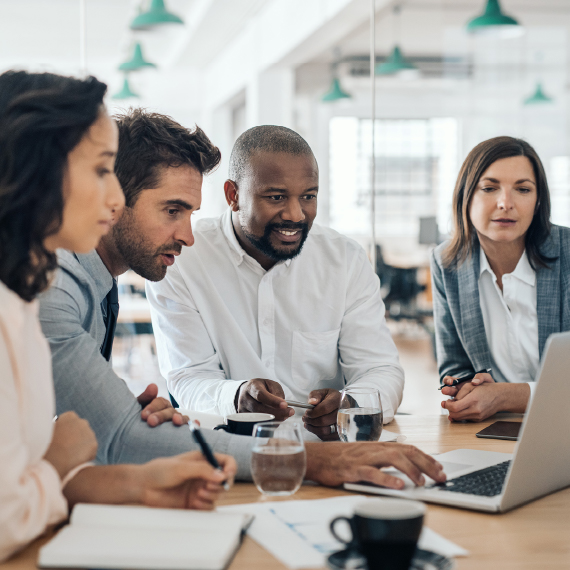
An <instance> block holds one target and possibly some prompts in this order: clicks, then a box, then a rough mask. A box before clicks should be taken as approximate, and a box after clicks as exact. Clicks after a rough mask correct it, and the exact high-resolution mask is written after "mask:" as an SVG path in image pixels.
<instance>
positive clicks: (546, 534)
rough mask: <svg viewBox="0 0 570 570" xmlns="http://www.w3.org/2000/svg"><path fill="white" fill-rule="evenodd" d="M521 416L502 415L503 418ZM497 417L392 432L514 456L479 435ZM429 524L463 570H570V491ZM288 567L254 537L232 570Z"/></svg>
mask: <svg viewBox="0 0 570 570" xmlns="http://www.w3.org/2000/svg"><path fill="white" fill-rule="evenodd" d="M520 417H521V416H518V415H514V414H509V415H507V414H501V419H520ZM496 419H497V418H492V419H491V420H488V421H486V422H483V423H480V424H471V423H465V424H450V422H449V420H448V419H447V417H446V416H439V415H432V416H416V415H411V416H397V419H396V420H395V421H394V422H393V423H391V424H390V426H389V429H390V430H392V431H398V432H400V433H402V434H404V435H406V436H407V441H406V443H410V444H414V445H417V446H418V447H420V448H421V449H423V450H424V451H427V452H429V453H441V452H445V451H450V450H452V449H457V448H470V449H486V450H491V451H501V452H506V453H512V451H513V449H514V445H515V444H514V442H509V441H502V440H488V439H478V438H476V437H475V433H476V432H477V431H479V430H480V429H482V428H483V427H486V426H487V425H489V424H490V423H492V422H493V421H495V420H496ZM344 494H348V493H346V492H345V491H342V490H340V489H328V488H325V487H315V486H309V485H304V486H303V487H302V488H301V489H300V490H299V491H298V492H297V493H296V494H295V495H294V496H293V497H292V499H322V498H327V497H335V496H340V495H344ZM260 500H261V495H260V494H259V492H258V491H257V489H256V488H255V487H254V486H253V485H251V484H246V483H238V484H236V485H235V486H234V488H233V489H232V490H231V491H230V492H229V493H228V494H227V495H226V496H225V497H224V498H223V499H222V500H221V501H220V503H221V504H223V505H229V504H239V503H251V502H256V501H260ZM284 500H290V499H284ZM426 523H427V525H428V526H429V527H430V528H432V529H433V530H435V531H437V532H439V533H440V534H442V535H443V536H445V537H446V538H449V539H450V540H453V541H454V542H457V544H459V545H460V546H462V547H464V548H466V549H468V550H469V551H470V552H471V555H470V556H469V557H468V558H458V559H457V568H458V570H471V569H473V570H475V569H477V570H481V569H484V570H493V569H495V568H496V569H498V570H499V569H500V570H515V569H516V570H519V569H521V568H528V569H531V568H532V569H542V568H548V569H553V568H561V569H562V568H564V569H568V568H570V489H565V490H563V491H559V492H558V493H555V494H553V495H549V496H547V497H544V498H542V499H539V500H537V501H534V502H532V503H530V504H528V505H525V506H523V507H520V508H518V509H515V510H514V511H511V512H509V513H506V514H499V515H497V514H482V513H475V512H471V511H465V510H461V509H454V508H448V507H440V506H435V505H429V506H428V514H427V519H426ZM49 534H50V536H51V535H52V534H53V533H49ZM48 538H49V536H48ZM46 540H47V538H46V537H42V538H40V539H38V540H36V541H35V542H34V543H32V544H31V545H30V546H29V547H28V548H26V549H25V550H24V551H23V552H21V553H20V554H19V555H18V556H16V557H14V558H12V559H11V560H9V561H8V562H6V563H4V564H0V570H32V569H33V568H35V561H36V559H37V552H38V549H39V547H40V546H41V545H43V544H44V543H45V542H46ZM286 568H287V567H286V566H283V565H282V564H281V563H280V562H278V561H277V560H276V559H275V558H273V556H271V555H270V554H269V553H268V552H267V551H266V550H264V549H263V548H262V547H261V546H259V545H258V544H257V543H256V542H254V541H253V540H251V539H250V538H246V539H245V540H244V543H243V545H242V547H241V549H240V550H239V552H238V553H237V555H236V557H235V559H234V560H233V562H232V564H231V565H230V567H229V569H230V570H286Z"/></svg>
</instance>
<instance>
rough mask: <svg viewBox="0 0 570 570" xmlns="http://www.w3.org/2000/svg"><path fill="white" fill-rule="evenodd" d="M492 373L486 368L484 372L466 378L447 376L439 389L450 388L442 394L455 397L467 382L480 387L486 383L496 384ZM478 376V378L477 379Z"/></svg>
mask: <svg viewBox="0 0 570 570" xmlns="http://www.w3.org/2000/svg"><path fill="white" fill-rule="evenodd" d="M491 371H492V369H491V368H484V369H483V370H479V371H478V372H475V374H468V375H466V376H461V377H459V378H453V376H446V377H445V378H444V379H443V382H444V385H443V386H440V387H439V388H438V389H439V390H443V389H445V388H448V390H445V391H444V392H442V393H443V394H445V395H446V396H455V395H456V394H457V392H459V390H460V389H461V388H460V385H461V384H464V383H465V382H471V383H472V384H473V385H475V386H478V385H480V384H483V383H485V382H494V380H493V378H492V376H491ZM479 375H481V376H479ZM476 376H478V377H477V378H476ZM450 381H451V382H450ZM458 386H459V388H458Z"/></svg>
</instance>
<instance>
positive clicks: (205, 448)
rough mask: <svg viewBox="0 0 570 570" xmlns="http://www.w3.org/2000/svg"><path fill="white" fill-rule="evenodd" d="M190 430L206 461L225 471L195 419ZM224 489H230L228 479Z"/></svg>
mask: <svg viewBox="0 0 570 570" xmlns="http://www.w3.org/2000/svg"><path fill="white" fill-rule="evenodd" d="M190 431H191V432H192V437H193V438H194V441H195V442H196V443H197V444H198V445H199V446H200V449H201V451H202V454H203V455H204V457H205V458H206V461H207V462H208V463H209V464H210V465H211V466H212V467H213V468H214V469H217V470H218V471H223V470H222V468H221V467H220V464H219V463H218V461H217V459H216V457H215V456H214V454H213V453H212V450H211V449H210V446H209V445H208V444H207V442H206V440H205V439H204V436H203V435H202V432H201V431H200V428H199V427H198V424H197V423H196V422H193V421H191V422H190ZM224 489H225V490H226V491H229V490H230V484H229V483H228V482H227V481H225V482H224Z"/></svg>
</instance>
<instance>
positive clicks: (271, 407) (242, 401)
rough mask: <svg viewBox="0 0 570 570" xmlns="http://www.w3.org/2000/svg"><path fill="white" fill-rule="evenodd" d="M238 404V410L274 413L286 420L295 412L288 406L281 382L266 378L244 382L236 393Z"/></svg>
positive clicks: (280, 419) (280, 418) (277, 418)
mask: <svg viewBox="0 0 570 570" xmlns="http://www.w3.org/2000/svg"><path fill="white" fill-rule="evenodd" d="M236 404H237V405H236V410H237V411H238V412H257V413H264V414H273V415H274V416H275V419H276V420H277V421H283V420H286V419H287V418H288V417H290V416H292V415H293V414H294V413H295V410H293V408H289V407H288V406H287V402H286V401H285V392H283V388H282V387H281V384H279V382H275V381H274V380H266V379H264V378H254V379H253V380H250V381H249V382H245V383H243V384H242V385H241V386H240V388H239V390H238V392H237V394H236Z"/></svg>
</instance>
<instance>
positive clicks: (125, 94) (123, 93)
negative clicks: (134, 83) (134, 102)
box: [113, 74, 140, 99]
mask: <svg viewBox="0 0 570 570" xmlns="http://www.w3.org/2000/svg"><path fill="white" fill-rule="evenodd" d="M132 97H137V98H138V97H140V96H139V95H138V94H137V93H134V92H133V91H131V86H130V85H129V78H128V76H127V75H126V74H125V81H124V82H123V88H122V89H121V90H120V91H119V92H118V93H115V95H113V99H131V98H132Z"/></svg>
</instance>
